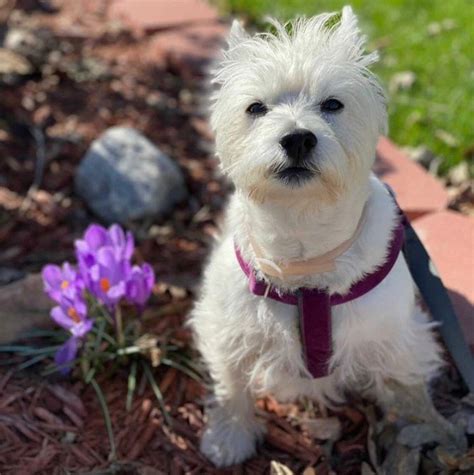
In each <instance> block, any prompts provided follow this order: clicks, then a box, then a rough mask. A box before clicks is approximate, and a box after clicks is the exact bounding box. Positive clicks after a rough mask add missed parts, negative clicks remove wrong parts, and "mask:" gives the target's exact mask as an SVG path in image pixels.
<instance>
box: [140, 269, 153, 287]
mask: <svg viewBox="0 0 474 475" xmlns="http://www.w3.org/2000/svg"><path fill="white" fill-rule="evenodd" d="M141 269H142V272H143V276H144V277H145V282H146V286H147V288H149V289H150V290H151V289H152V288H153V286H154V285H155V271H154V270H153V267H151V265H150V264H147V263H145V264H143V265H142V267H141Z"/></svg>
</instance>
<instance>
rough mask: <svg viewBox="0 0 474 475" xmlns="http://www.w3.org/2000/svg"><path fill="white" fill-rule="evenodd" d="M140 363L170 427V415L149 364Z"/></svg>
mask: <svg viewBox="0 0 474 475" xmlns="http://www.w3.org/2000/svg"><path fill="white" fill-rule="evenodd" d="M142 365H143V370H144V372H145V376H146V378H147V379H148V383H149V384H150V386H151V389H152V390H153V393H154V394H155V397H156V399H157V401H158V404H159V406H160V408H161V412H162V414H163V417H164V419H165V422H166V424H167V425H168V426H170V427H171V425H172V420H171V417H170V415H169V412H168V411H167V409H166V407H165V401H164V399H163V394H161V390H160V388H159V387H158V385H157V384H156V381H155V378H154V377H153V373H152V371H151V369H150V366H149V365H148V363H146V362H145V361H142Z"/></svg>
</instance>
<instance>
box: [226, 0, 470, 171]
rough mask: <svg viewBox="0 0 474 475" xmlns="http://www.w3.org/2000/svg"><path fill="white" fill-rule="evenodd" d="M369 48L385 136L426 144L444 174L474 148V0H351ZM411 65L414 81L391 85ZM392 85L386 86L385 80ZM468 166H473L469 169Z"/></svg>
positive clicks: (255, 8)
mask: <svg viewBox="0 0 474 475" xmlns="http://www.w3.org/2000/svg"><path fill="white" fill-rule="evenodd" d="M217 1H218V3H219V4H220V6H221V8H222V11H223V12H224V13H232V14H237V15H240V16H243V17H246V18H248V19H249V21H250V22H251V23H256V24H261V22H262V20H263V18H264V16H265V15H271V16H275V17H276V18H279V19H289V18H292V17H294V16H295V15H297V14H305V15H308V16H309V15H313V14H316V13H318V12H323V11H335V10H338V9H340V8H341V7H342V6H343V5H345V4H347V3H348V2H347V1H339V0H335V1H329V0H317V1H313V0H220V1H219V0H217ZM351 4H352V6H353V8H354V10H355V11H356V13H357V14H358V15H359V18H360V22H361V26H362V29H363V31H364V32H365V33H366V34H367V35H368V37H369V44H368V48H369V49H370V50H372V49H378V50H379V51H380V54H381V62H380V63H379V64H378V65H377V66H376V67H375V71H376V72H377V73H378V74H379V76H380V77H381V78H382V80H383V82H384V85H385V87H386V88H387V89H390V94H389V95H390V106H389V110H390V132H389V135H390V137H391V138H392V139H393V140H394V141H395V142H396V143H398V144H399V145H401V146H412V147H416V146H419V145H424V146H426V147H428V148H429V149H430V150H431V151H432V152H434V153H435V154H436V155H437V156H439V157H440V158H441V159H442V162H441V168H440V171H441V173H444V172H446V171H447V170H448V169H449V167H452V166H453V165H455V164H457V163H459V162H460V161H461V160H469V161H470V162H471V168H472V160H473V153H474V135H473V117H474V86H473V81H474V71H473V63H474V54H473V48H474V46H473V45H474V37H473V36H474V35H473V30H474V3H473V2H471V1H470V0H379V1H377V0H353V1H352V2H351ZM405 71H409V72H412V73H414V74H415V75H416V79H415V82H414V83H413V85H412V86H411V87H409V88H408V89H406V90H403V89H400V88H398V89H396V88H395V89H394V80H393V77H394V75H396V74H397V73H400V72H405ZM391 82H392V86H391V87H390V83H391ZM471 171H472V170H471Z"/></svg>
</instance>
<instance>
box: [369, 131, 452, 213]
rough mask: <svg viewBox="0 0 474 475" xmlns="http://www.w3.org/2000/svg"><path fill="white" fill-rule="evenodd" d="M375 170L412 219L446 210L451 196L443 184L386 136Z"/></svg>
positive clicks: (383, 138)
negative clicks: (393, 191)
mask: <svg viewBox="0 0 474 475" xmlns="http://www.w3.org/2000/svg"><path fill="white" fill-rule="evenodd" d="M374 170H375V172H376V173H377V175H379V176H380V177H381V178H382V180H383V181H385V182H386V183H388V184H389V185H390V186H391V187H392V188H393V189H394V190H395V192H396V194H397V200H398V203H399V204H400V206H401V208H402V209H403V210H404V211H405V213H406V214H407V216H408V217H409V218H410V219H415V218H418V217H420V216H422V215H424V214H427V213H433V212H436V211H441V210H443V209H445V208H446V205H447V203H448V195H447V193H446V190H445V189H444V188H443V185H442V184H441V183H440V182H439V181H438V180H436V178H434V177H433V176H431V175H430V174H429V173H427V172H426V171H425V170H424V169H423V168H422V167H421V166H420V165H418V164H417V163H415V162H413V161H412V160H410V159H409V158H408V157H407V156H406V155H405V154H404V153H403V152H402V151H400V150H399V149H398V148H397V147H396V146H395V145H394V144H393V143H392V142H391V141H390V140H389V139H387V138H386V137H381V138H380V140H379V143H378V146H377V160H376V162H375V167H374Z"/></svg>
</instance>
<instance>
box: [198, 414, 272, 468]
mask: <svg viewBox="0 0 474 475" xmlns="http://www.w3.org/2000/svg"><path fill="white" fill-rule="evenodd" d="M264 432H265V429H264V426H263V425H260V424H259V423H257V422H253V423H251V424H248V425H243V424H242V423H240V422H236V421H233V420H232V419H231V420H222V419H221V420H219V421H213V422H210V423H209V425H208V427H207V428H206V430H205V431H204V434H203V435H202V439H201V452H202V453H203V454H204V455H205V456H206V457H207V458H208V459H209V460H210V461H211V462H212V463H213V464H214V465H216V467H227V466H229V465H234V464H238V463H241V462H243V461H244V460H246V459H248V458H249V457H251V456H252V455H253V454H254V453H255V449H256V445H257V442H258V441H259V440H260V439H261V438H262V437H263V434H264Z"/></svg>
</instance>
